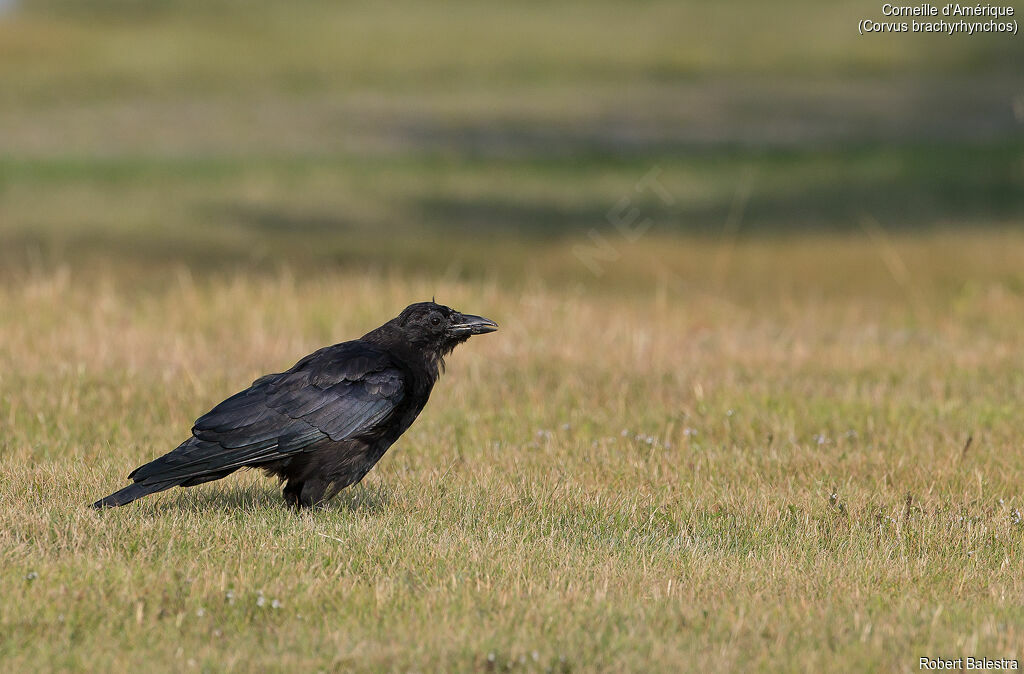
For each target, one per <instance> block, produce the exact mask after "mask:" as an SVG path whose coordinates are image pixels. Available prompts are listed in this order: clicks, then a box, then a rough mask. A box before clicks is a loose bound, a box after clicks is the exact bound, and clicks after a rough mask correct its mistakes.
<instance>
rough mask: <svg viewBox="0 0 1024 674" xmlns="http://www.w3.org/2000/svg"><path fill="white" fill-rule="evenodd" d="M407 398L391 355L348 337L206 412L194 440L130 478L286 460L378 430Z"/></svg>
mask: <svg viewBox="0 0 1024 674" xmlns="http://www.w3.org/2000/svg"><path fill="white" fill-rule="evenodd" d="M404 396H405V379H404V377H403V375H402V372H401V370H399V369H398V368H397V367H396V366H395V365H394V363H393V362H392V360H391V359H390V357H388V355H387V354H386V353H385V352H383V351H381V350H379V349H377V348H376V347H373V346H371V345H368V344H366V343H365V342H346V343H344V344H338V345H335V346H331V347H327V348H325V349H321V350H320V351H317V352H316V353H313V354H310V355H309V356H306V357H305V358H303V359H302V360H300V361H299V362H298V363H296V364H295V366H294V367H293V368H292V369H290V370H288V371H287V372H282V373H280V374H272V375H267V376H265V377H261V378H260V379H257V380H256V381H254V382H253V384H252V386H250V387H249V388H248V389H246V390H244V391H242V392H240V393H236V394H235V395H233V396H231V397H230V398H228V399H227V400H225V401H224V402H222V403H220V404H219V405H217V406H216V407H214V408H213V409H212V410H210V411H209V412H208V413H206V414H205V415H203V416H202V417H200V418H199V419H198V420H197V421H196V423H195V426H194V427H193V428H192V435H193V437H192V438H190V439H189V440H187V441H186V442H184V443H182V445H181V446H180V447H178V448H177V449H175V450H174V451H173V452H171V453H169V454H167V455H165V456H163V457H160V458H159V459H157V460H155V461H153V462H152V463H149V464H146V465H145V466H142V467H140V468H138V469H137V470H136V471H135V472H134V473H132V475H131V476H130V477H132V478H133V479H135V480H136V481H138V480H143V479H159V480H167V479H183V478H185V479H187V478H191V477H196V476H202V475H209V474H212V473H223V472H224V471H228V472H230V471H231V470H234V469H236V468H241V467H242V466H252V465H258V464H261V463H267V462H270V461H274V460H277V459H282V458H285V457H288V456H291V455H293V454H297V453H299V452H302V451H304V450H305V449H307V448H308V447H310V446H311V445H313V444H314V443H317V442H320V441H322V440H324V439H326V438H330V439H331V440H334V441H341V440H345V439H347V438H352V437H357V436H360V435H364V434H367V433H370V432H372V431H373V430H374V429H376V428H378V427H379V426H380V425H381V424H382V423H383V422H385V421H386V420H387V419H388V417H390V415H391V414H392V413H393V412H394V410H395V408H396V407H397V406H398V405H399V403H401V401H402V399H403V398H404Z"/></svg>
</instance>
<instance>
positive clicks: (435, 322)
mask: <svg viewBox="0 0 1024 674" xmlns="http://www.w3.org/2000/svg"><path fill="white" fill-rule="evenodd" d="M430 324H431V325H441V319H440V318H438V317H437V316H434V317H432V318H431V319H430Z"/></svg>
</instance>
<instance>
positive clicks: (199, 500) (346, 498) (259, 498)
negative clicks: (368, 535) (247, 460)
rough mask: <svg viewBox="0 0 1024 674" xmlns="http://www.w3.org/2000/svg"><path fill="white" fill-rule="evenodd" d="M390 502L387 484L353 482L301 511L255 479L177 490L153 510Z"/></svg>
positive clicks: (343, 507) (325, 508)
mask: <svg viewBox="0 0 1024 674" xmlns="http://www.w3.org/2000/svg"><path fill="white" fill-rule="evenodd" d="M391 503H392V497H391V494H390V493H389V492H388V490H387V488H385V487H383V486H380V485H375V486H372V487H364V486H362V485H356V486H354V487H349V488H347V489H344V490H342V492H341V493H340V494H338V495H337V496H336V497H334V498H333V499H331V500H330V501H328V502H327V503H324V504H321V505H318V506H315V507H314V508H312V509H311V510H310V511H300V510H297V509H295V508H292V507H290V506H288V505H287V504H286V503H285V501H284V498H283V497H282V496H281V491H280V489H279V488H276V487H272V486H271V485H270V483H269V482H268V483H257V484H253V485H247V486H233V487H228V488H219V489H218V488H207V489H199V490H191V489H184V490H178V493H176V494H175V495H174V497H173V498H169V499H164V500H162V501H160V502H159V503H156V504H154V506H153V508H154V511H155V512H156V513H159V514H163V513H169V512H182V511H192V512H215V513H217V512H219V513H224V514H239V513H244V514H258V513H266V512H267V511H281V512H290V513H292V514H294V515H296V516H300V515H301V514H303V513H304V512H312V513H316V512H337V513H365V514H369V515H374V514H379V513H382V512H384V511H385V510H386V509H387V508H388V507H389V506H390V505H391Z"/></svg>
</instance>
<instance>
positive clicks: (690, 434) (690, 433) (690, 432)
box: [683, 426, 697, 438]
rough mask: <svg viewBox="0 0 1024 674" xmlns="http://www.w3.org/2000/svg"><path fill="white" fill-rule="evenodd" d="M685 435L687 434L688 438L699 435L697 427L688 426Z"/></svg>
mask: <svg viewBox="0 0 1024 674" xmlns="http://www.w3.org/2000/svg"><path fill="white" fill-rule="evenodd" d="M683 435H685V436H686V437H688V438H692V437H693V436H695V435H697V429H696V428H690V427H689V426H687V427H686V428H684V429H683Z"/></svg>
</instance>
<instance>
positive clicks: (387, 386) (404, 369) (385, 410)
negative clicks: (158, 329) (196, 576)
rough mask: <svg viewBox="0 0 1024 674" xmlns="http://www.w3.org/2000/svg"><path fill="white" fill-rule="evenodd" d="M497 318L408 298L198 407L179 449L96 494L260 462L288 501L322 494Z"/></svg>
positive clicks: (402, 425) (125, 498) (353, 476)
mask: <svg viewBox="0 0 1024 674" xmlns="http://www.w3.org/2000/svg"><path fill="white" fill-rule="evenodd" d="M497 329H498V325H497V323H495V322H494V321H492V320H490V319H487V318H483V317H481V316H472V315H470V314H462V313H459V312H458V311H454V310H453V309H450V308H448V307H446V306H442V305H440V304H435V303H434V302H420V303H418V304H412V305H410V306H408V307H406V309H405V310H404V311H403V312H402V313H401V314H399V315H398V317H397V318H393V319H391V320H390V321H388V322H387V323H385V324H384V325H382V326H380V327H379V328H377V329H376V330H372V331H370V332H368V333H366V334H365V335H363V337H362V338H360V339H357V340H354V341H351V342H344V343H342V344H335V345H334V346H328V347H325V348H323V349H320V350H319V351H316V352H314V353H311V354H310V355H308V356H306V357H305V358H303V359H302V360H300V361H299V362H297V363H296V364H295V365H294V366H293V367H292V368H291V369H290V370H288V371H287V372H282V373H280V374H268V375H266V376H265V377H260V378H259V379H257V380H256V381H254V382H253V383H252V386H250V387H249V388H247V389H245V390H244V391H242V392H241V393H236V394H235V395H233V396H231V397H230V398H228V399H227V400H225V401H224V402H222V403H221V404H219V405H217V406H216V407H214V408H213V409H212V410H211V411H209V412H208V413H206V414H205V415H203V416H202V417H200V418H199V419H198V420H197V421H196V423H195V426H193V428H192V437H191V438H189V439H188V440H186V441H185V442H183V443H181V445H179V446H178V448H177V449H175V450H173V451H172V452H169V453H168V454H165V455H163V456H161V457H160V458H158V459H155V460H154V461H151V462H150V463H147V464H146V465H144V466H140V467H139V468H136V469H135V470H134V471H132V473H131V475H129V476H128V477H129V479H131V480H133V481H134V482H133V484H131V485H129V486H127V487H125V488H124V489H122V490H120V491H117V492H114V493H113V494H111V495H110V496H107V497H106V498H103V499H100V500H99V501H96V503H94V504H93V507H94V508H103V507H108V506H121V505H125V504H126V503H131V502H132V501H134V500H135V499H137V498H141V497H143V496H146V495H147V494H153V493H155V492H158V491H163V490H164V489H170V488H171V487H191V486H193V485H197V484H202V483H203V482H210V481H211V480H218V479H220V478H222V477H224V476H226V475H230V474H231V473H233V472H235V471H236V470H238V469H239V468H262V469H263V470H264V471H266V472H267V473H268V474H269V475H276V476H277V477H279V478H280V479H281V480H282V481H286V482H287V484H286V485H285V487H284V498H285V501H287V502H288V504H289V505H294V506H298V507H309V506H312V505H315V504H317V503H322V502H324V501H327V500H329V499H330V498H332V497H333V496H335V495H336V494H337V493H338V492H339V491H341V490H342V489H344V488H345V487H347V486H349V485H350V484H355V483H357V482H359V481H360V480H362V479H363V476H364V475H366V473H367V472H369V470H370V469H371V468H373V465H374V464H375V463H377V461H378V460H379V459H380V457H381V456H383V455H384V452H386V451H387V449H388V447H390V446H391V444H392V443H393V442H394V441H395V440H397V439H398V437H399V436H400V435H402V433H404V432H405V431H406V429H407V428H409V426H410V425H411V424H412V422H413V421H414V420H415V419H416V417H417V415H419V413H420V411H421V410H422V409H423V406H424V405H426V404H427V398H428V397H430V390H431V389H432V388H433V387H434V382H436V381H437V378H438V376H439V375H440V373H441V372H442V371H443V369H444V360H443V359H444V357H445V356H447V355H448V354H449V353H451V351H452V349H454V348H455V347H456V346H457V345H459V344H461V343H462V342H464V341H466V340H467V339H469V337H470V335H479V334H483V333H485V332H493V331H495V330H497Z"/></svg>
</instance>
